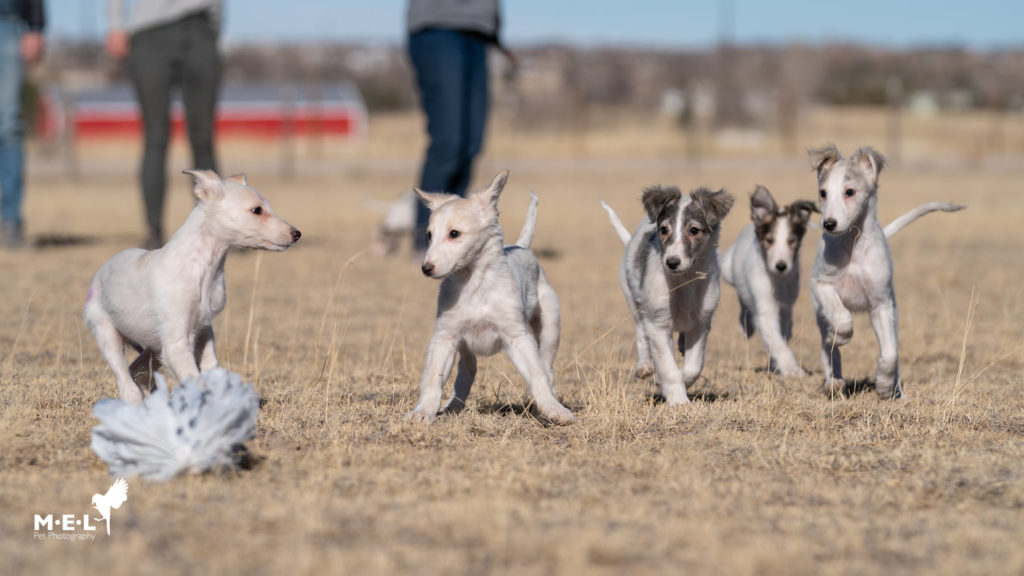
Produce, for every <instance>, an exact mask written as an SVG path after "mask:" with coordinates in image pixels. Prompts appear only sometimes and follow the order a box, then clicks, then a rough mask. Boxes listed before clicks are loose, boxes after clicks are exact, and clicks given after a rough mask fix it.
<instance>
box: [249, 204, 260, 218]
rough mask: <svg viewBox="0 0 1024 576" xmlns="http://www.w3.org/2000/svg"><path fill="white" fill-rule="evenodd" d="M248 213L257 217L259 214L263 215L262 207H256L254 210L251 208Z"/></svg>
mask: <svg viewBox="0 0 1024 576" xmlns="http://www.w3.org/2000/svg"><path fill="white" fill-rule="evenodd" d="M250 212H252V213H253V214H255V215H257V216H259V215H260V214H263V207H262V206H257V207H255V208H253V209H252V210H250Z"/></svg>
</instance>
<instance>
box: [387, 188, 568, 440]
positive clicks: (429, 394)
mask: <svg viewBox="0 0 1024 576" xmlns="http://www.w3.org/2000/svg"><path fill="white" fill-rule="evenodd" d="M507 181H508V171H507V170H506V171H504V172H502V173H501V174H498V176H497V177H496V178H495V179H494V181H493V182H491V185H490V186H488V187H487V188H486V189H484V190H481V191H480V192H476V193H474V194H472V195H471V196H469V197H468V198H461V197H459V196H456V195H454V194H443V193H430V192H423V191H421V190H417V191H416V194H417V195H419V197H420V199H422V200H423V203H424V204H426V206H427V208H429V209H430V212H431V214H430V223H429V225H428V227H427V240H428V241H429V242H430V246H429V247H428V248H427V253H426V255H425V256H424V259H423V267H422V271H423V274H424V275H426V276H428V277H430V278H438V279H441V291H440V294H439V295H438V297H437V319H436V322H435V327H434V335H433V337H432V338H431V339H430V345H429V347H428V349H427V361H426V366H425V367H424V369H423V377H422V379H421V381H420V397H419V400H418V401H417V402H416V406H415V407H414V408H413V409H412V411H410V412H409V413H408V414H407V415H406V418H408V419H411V420H417V421H420V422H432V421H433V420H434V419H435V418H436V417H437V414H438V411H439V410H440V409H441V394H442V389H443V387H444V384H445V382H446V381H447V380H448V376H449V375H450V374H451V370H452V365H453V364H454V362H455V354H456V353H458V355H459V372H458V375H457V376H456V377H455V390H454V392H453V394H452V396H451V399H449V400H448V403H447V404H446V405H445V407H444V411H445V412H457V411H459V410H461V409H462V408H464V407H465V405H466V398H467V397H468V396H469V391H470V389H471V388H472V386H473V380H474V379H475V378H476V357H477V356H491V355H493V354H496V353H498V352H500V351H501V350H505V351H507V353H508V356H509V359H510V360H511V361H512V364H514V365H515V367H516V370H518V371H519V374H520V375H521V376H522V377H523V379H524V380H525V381H526V385H527V386H528V387H529V389H530V394H531V395H532V396H533V400H534V402H535V403H536V407H537V411H538V412H539V413H540V415H541V416H542V417H543V418H545V419H547V420H549V421H551V422H555V423H560V424H564V423H569V422H572V421H573V419H574V418H573V415H572V412H570V411H569V409H568V408H566V407H565V406H563V405H562V404H561V403H560V402H559V401H558V399H557V398H555V394H554V392H553V390H552V380H553V377H554V372H553V370H554V362H555V354H556V353H557V352H558V341H559V332H560V330H561V318H560V315H559V307H558V297H557V296H556V295H555V291H554V290H553V289H552V288H551V285H550V284H548V281H547V279H546V278H545V277H544V271H543V270H542V269H541V267H540V265H539V264H538V263H537V259H536V257H534V255H533V252H531V251H530V243H531V241H532V240H533V230H534V226H535V220H536V214H537V210H536V202H537V200H536V196H534V197H533V200H532V201H531V204H530V210H529V213H528V215H527V218H526V223H525V224H524V225H523V230H522V232H520V234H519V239H518V240H517V241H516V243H515V244H513V245H511V246H505V245H504V236H503V233H502V230H501V225H499V224H498V197H499V196H500V195H501V191H502V189H503V188H504V187H505V183H506V182H507Z"/></svg>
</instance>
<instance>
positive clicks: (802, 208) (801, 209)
mask: <svg viewBox="0 0 1024 576" xmlns="http://www.w3.org/2000/svg"><path fill="white" fill-rule="evenodd" d="M817 211H818V205H817V204H815V203H814V202H811V201H810V200H797V201H796V202H793V203H792V204H790V205H789V216H790V218H792V219H793V220H795V221H796V222H798V223H800V224H806V223H807V221H808V220H810V219H811V213H812V212H817Z"/></svg>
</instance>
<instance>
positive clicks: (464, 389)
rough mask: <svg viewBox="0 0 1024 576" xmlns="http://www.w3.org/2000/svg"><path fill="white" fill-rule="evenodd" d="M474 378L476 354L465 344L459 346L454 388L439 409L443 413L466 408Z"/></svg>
mask: <svg viewBox="0 0 1024 576" xmlns="http://www.w3.org/2000/svg"><path fill="white" fill-rule="evenodd" d="M475 380H476V355H474V354H473V353H472V352H470V351H469V350H468V349H467V348H466V347H465V346H460V347H459V371H458V373H457V374H456V375H455V390H454V391H453V392H452V397H451V398H449V399H448V402H447V403H446V404H445V405H444V408H442V409H441V412H443V413H453V414H454V413H458V412H462V410H463V409H465V408H466V399H468V398H469V391H470V390H471V389H472V388H473V382H474V381H475Z"/></svg>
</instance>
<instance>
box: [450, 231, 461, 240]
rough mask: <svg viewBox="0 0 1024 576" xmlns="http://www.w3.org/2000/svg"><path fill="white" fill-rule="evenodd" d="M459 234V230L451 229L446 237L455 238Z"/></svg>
mask: <svg viewBox="0 0 1024 576" xmlns="http://www.w3.org/2000/svg"><path fill="white" fill-rule="evenodd" d="M461 235H462V233H461V232H459V231H458V230H452V231H451V232H449V233H448V237H449V238H451V239H452V240H455V239H456V238H458V237H459V236H461Z"/></svg>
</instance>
